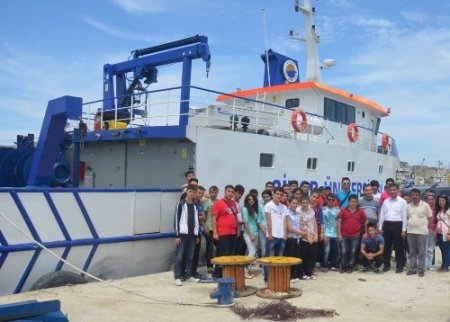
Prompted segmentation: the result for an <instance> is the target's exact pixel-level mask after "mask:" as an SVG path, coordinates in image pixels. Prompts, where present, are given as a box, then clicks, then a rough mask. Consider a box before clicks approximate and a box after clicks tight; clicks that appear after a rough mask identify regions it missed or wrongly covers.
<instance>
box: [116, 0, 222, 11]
mask: <svg viewBox="0 0 450 322" xmlns="http://www.w3.org/2000/svg"><path fill="white" fill-rule="evenodd" d="M111 1H112V2H113V3H115V4H116V5H117V6H118V7H120V8H121V9H123V10H125V11H126V12H128V13H130V14H133V15H145V14H149V13H150V14H159V13H164V12H171V13H189V14H198V15H204V14H207V15H209V14H210V12H212V11H211V10H212V9H215V11H214V12H217V11H216V10H217V9H220V8H222V7H223V4H222V3H220V2H219V3H215V2H214V1H206V0H190V1H189V5H186V4H185V3H184V2H182V1H177V0H150V1H149V0H111Z"/></svg>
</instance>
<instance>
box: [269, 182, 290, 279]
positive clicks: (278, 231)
mask: <svg viewBox="0 0 450 322" xmlns="http://www.w3.org/2000/svg"><path fill="white" fill-rule="evenodd" d="M282 196H283V189H281V188H279V187H277V188H275V190H274V194H273V199H272V200H271V201H270V202H268V203H267V204H266V205H265V206H264V212H265V214H266V220H267V241H266V256H282V255H283V250H284V243H285V241H286V239H287V226H286V216H287V214H288V209H287V207H286V206H285V205H283V204H282V203H281V197H282ZM264 281H265V282H267V270H266V269H264Z"/></svg>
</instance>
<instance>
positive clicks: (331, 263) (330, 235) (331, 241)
mask: <svg viewBox="0 0 450 322" xmlns="http://www.w3.org/2000/svg"><path fill="white" fill-rule="evenodd" d="M324 201H325V203H326V206H325V207H324V208H323V209H322V213H323V230H324V240H323V243H324V254H323V267H322V272H324V273H325V272H327V271H328V270H329V269H331V270H332V271H335V270H336V268H337V267H338V266H339V261H340V259H341V246H340V245H339V241H338V239H337V219H338V215H339V208H338V207H337V206H335V205H334V203H335V201H336V198H335V196H334V195H333V194H331V195H328V196H326V199H325V200H324Z"/></svg>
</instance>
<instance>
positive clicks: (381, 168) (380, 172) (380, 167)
mask: <svg viewBox="0 0 450 322" xmlns="http://www.w3.org/2000/svg"><path fill="white" fill-rule="evenodd" d="M378 173H379V174H383V165H382V164H380V165H378Z"/></svg>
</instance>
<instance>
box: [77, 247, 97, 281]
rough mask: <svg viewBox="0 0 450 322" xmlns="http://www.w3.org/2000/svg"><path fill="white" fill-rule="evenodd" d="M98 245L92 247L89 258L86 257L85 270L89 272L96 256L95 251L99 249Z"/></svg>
mask: <svg viewBox="0 0 450 322" xmlns="http://www.w3.org/2000/svg"><path fill="white" fill-rule="evenodd" d="M97 248H98V245H94V247H92V249H91V252H90V253H89V256H88V258H87V259H86V263H84V266H83V271H85V272H87V270H88V268H89V265H91V262H92V259H93V258H94V256H95V252H96V251H97ZM81 276H84V274H81Z"/></svg>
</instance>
